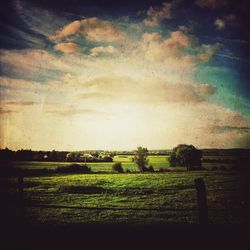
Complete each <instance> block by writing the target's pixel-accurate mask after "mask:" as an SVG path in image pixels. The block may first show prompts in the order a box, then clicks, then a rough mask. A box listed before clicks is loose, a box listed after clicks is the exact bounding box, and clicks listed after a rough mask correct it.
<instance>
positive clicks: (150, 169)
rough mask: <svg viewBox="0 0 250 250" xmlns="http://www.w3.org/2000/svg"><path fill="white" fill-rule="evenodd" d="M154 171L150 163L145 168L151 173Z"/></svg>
mask: <svg viewBox="0 0 250 250" xmlns="http://www.w3.org/2000/svg"><path fill="white" fill-rule="evenodd" d="M154 171H155V170H154V168H153V166H152V165H150V166H149V167H148V168H147V172H151V173H153V172H154Z"/></svg>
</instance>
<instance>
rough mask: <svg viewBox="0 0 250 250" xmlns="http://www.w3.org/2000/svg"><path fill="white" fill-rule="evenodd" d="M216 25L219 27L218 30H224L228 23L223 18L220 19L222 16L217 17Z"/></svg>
mask: <svg viewBox="0 0 250 250" xmlns="http://www.w3.org/2000/svg"><path fill="white" fill-rule="evenodd" d="M214 25H215V27H216V28H217V29H218V30H222V29H224V28H225V26H226V23H225V21H224V20H223V19H220V18H217V19H216V20H215V21H214Z"/></svg>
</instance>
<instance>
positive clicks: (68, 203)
mask: <svg viewBox="0 0 250 250" xmlns="http://www.w3.org/2000/svg"><path fill="white" fill-rule="evenodd" d="M115 161H120V162H122V165H123V168H124V169H125V170H126V169H129V170H131V171H136V170H137V168H136V165H135V164H134V163H133V162H132V161H131V158H129V157H117V158H116V159H115ZM68 164H71V163H58V162H53V163H51V162H16V163H15V165H16V166H18V167H20V168H29V169H34V168H52V169H55V168H56V167H58V166H66V165H68ZM149 164H151V165H152V166H153V167H154V168H155V169H156V170H157V169H159V168H169V166H168V162H167V158H166V156H150V157H149ZM209 164H210V165H209ZM211 164H212V165H214V163H208V164H207V165H208V166H207V170H203V171H191V172H186V171H185V169H184V168H177V170H179V171H177V172H165V173H145V174H141V173H130V174H115V173H112V165H113V163H88V164H87V165H88V166H90V167H91V169H92V171H93V173H92V174H52V175H47V176H39V177H25V178H24V187H25V188H24V199H25V202H26V203H27V204H29V205H32V206H28V207H26V215H25V216H26V220H27V221H29V222H31V223H38V224H39V223H44V222H46V223H53V224H59V225H60V224H72V223H73V224H75V223H76V224H77V223H84V224H93V223H101V224H115V223H128V224H155V223H156V224H159V223H167V224H169V223H187V224H193V223H197V222H198V215H197V204H196V190H195V186H194V180H195V178H199V177H202V178H203V179H204V181H205V184H206V187H207V195H208V197H207V198H208V207H209V221H210V223H212V224H225V223H226V224H228V223H229V224H231V223H232V224H234V223H242V222H243V221H244V218H243V214H242V203H241V201H242V196H241V193H242V192H241V185H240V183H241V179H240V174H239V172H237V171H220V170H217V171H210V170H209V168H210V167H211ZM209 166H210V167H209ZM6 181H7V183H8V191H9V193H10V195H11V196H13V197H14V198H15V196H16V181H17V180H16V178H9V179H8V180H6ZM40 205H41V206H45V205H50V206H54V207H52V208H51V207H50V208H48V207H39V206H40ZM34 206H37V207H34ZM74 207H75V208H74ZM15 213H17V211H16V210H15V209H14V210H13V214H15Z"/></svg>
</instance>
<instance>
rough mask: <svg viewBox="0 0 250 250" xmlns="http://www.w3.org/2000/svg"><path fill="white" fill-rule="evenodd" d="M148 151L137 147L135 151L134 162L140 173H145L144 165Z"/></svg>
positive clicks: (146, 161)
mask: <svg viewBox="0 0 250 250" xmlns="http://www.w3.org/2000/svg"><path fill="white" fill-rule="evenodd" d="M147 156H148V149H147V148H143V147H138V148H137V150H136V151H135V157H134V162H135V163H136V164H137V165H138V168H139V170H140V172H145V171H147V167H146V165H147V164H148V160H147Z"/></svg>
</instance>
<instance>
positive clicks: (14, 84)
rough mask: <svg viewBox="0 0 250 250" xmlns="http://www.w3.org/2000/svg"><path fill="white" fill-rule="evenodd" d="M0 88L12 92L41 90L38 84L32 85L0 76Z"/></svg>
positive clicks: (24, 81)
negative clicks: (11, 90)
mask: <svg viewBox="0 0 250 250" xmlns="http://www.w3.org/2000/svg"><path fill="white" fill-rule="evenodd" d="M0 87H4V88H9V89H13V90H20V89H23V90H34V89H37V90H38V89H41V88H43V86H42V85H41V84H40V83H34V82H31V81H26V80H22V79H14V78H10V77H6V76H0Z"/></svg>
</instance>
